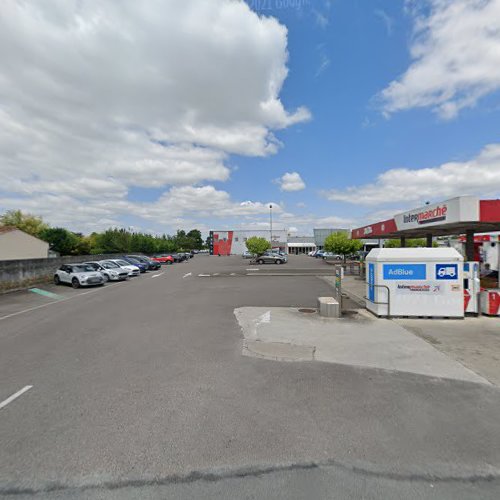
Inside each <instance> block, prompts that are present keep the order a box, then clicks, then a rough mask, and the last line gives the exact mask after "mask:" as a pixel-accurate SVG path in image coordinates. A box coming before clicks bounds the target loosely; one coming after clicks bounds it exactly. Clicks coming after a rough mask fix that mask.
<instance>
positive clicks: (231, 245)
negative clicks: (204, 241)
mask: <svg viewBox="0 0 500 500" xmlns="http://www.w3.org/2000/svg"><path fill="white" fill-rule="evenodd" d="M252 236H257V237H259V238H265V239H266V240H268V241H269V239H270V236H271V232H270V231H269V229H238V230H234V231H227V230H224V231H215V230H214V231H210V232H209V238H210V239H209V248H210V255H231V254H240V255H241V254H242V253H243V252H244V251H245V250H246V249H247V247H246V241H247V239H248V238H251V237H252ZM272 236H273V239H272V247H273V248H274V249H280V250H283V251H286V246H287V240H288V233H287V231H286V230H285V229H276V230H274V229H273V235H272Z"/></svg>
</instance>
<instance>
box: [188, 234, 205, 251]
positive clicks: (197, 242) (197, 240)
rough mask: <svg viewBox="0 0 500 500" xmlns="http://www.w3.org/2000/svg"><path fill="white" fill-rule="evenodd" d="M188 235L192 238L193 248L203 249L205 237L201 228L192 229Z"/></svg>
mask: <svg viewBox="0 0 500 500" xmlns="http://www.w3.org/2000/svg"><path fill="white" fill-rule="evenodd" d="M186 236H187V237H188V238H189V239H190V240H191V250H193V249H194V250H201V249H202V248H203V239H202V237H201V231H200V230H198V229H191V231H189V233H188V234H187V235H186Z"/></svg>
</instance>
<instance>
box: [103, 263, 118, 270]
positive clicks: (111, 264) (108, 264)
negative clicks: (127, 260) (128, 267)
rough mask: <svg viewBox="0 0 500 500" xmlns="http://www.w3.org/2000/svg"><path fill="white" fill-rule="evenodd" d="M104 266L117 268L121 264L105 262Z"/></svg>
mask: <svg viewBox="0 0 500 500" xmlns="http://www.w3.org/2000/svg"><path fill="white" fill-rule="evenodd" d="M102 267H104V268H106V269H116V268H118V267H120V266H119V265H118V264H115V263H114V262H103V263H102Z"/></svg>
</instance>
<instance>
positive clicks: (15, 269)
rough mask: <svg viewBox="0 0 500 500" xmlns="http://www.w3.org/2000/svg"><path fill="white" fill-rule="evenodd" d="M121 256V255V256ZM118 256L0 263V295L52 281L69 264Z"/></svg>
mask: <svg viewBox="0 0 500 500" xmlns="http://www.w3.org/2000/svg"><path fill="white" fill-rule="evenodd" d="M121 255H123V254H121ZM119 257H120V255H116V254H105V255H76V256H66V257H56V258H52V259H23V260H2V261H0V293H5V292H12V291H15V290H22V289H24V288H28V287H30V286H32V285H34V284H36V283H44V282H48V281H52V280H53V278H54V272H55V271H56V270H57V269H58V268H59V267H60V266H61V265H62V264H68V263H70V262H86V261H91V260H103V259H117V258H119Z"/></svg>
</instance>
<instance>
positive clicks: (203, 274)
mask: <svg viewBox="0 0 500 500" xmlns="http://www.w3.org/2000/svg"><path fill="white" fill-rule="evenodd" d="M198 276H210V274H198Z"/></svg>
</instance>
